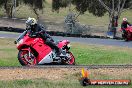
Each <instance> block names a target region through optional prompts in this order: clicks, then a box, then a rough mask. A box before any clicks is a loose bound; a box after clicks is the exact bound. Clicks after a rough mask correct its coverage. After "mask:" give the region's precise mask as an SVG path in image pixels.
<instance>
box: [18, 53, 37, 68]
mask: <svg viewBox="0 0 132 88" xmlns="http://www.w3.org/2000/svg"><path fill="white" fill-rule="evenodd" d="M18 60H19V62H20V64H21V65H22V66H33V65H37V60H36V57H35V55H34V53H33V52H31V57H30V56H29V51H27V50H20V51H19V53H18Z"/></svg>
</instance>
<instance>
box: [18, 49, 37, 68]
mask: <svg viewBox="0 0 132 88" xmlns="http://www.w3.org/2000/svg"><path fill="white" fill-rule="evenodd" d="M23 52H27V51H24V50H20V51H19V52H18V61H19V62H20V64H21V65H22V66H30V64H27V63H28V62H26V61H25V62H24V60H23V59H22V57H21V54H22V53H23ZM32 54H33V53H32ZM33 65H37V61H36V58H35V64H33Z"/></svg>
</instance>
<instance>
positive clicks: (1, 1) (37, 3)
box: [0, 0, 45, 19]
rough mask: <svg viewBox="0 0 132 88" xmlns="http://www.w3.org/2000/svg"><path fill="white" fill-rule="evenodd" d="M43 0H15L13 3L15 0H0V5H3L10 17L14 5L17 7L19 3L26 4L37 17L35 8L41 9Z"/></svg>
mask: <svg viewBox="0 0 132 88" xmlns="http://www.w3.org/2000/svg"><path fill="white" fill-rule="evenodd" d="M44 1H45V0H16V3H15V0H0V7H4V9H5V13H6V15H7V17H9V18H12V17H13V10H14V7H18V6H19V5H20V4H26V5H29V6H30V7H31V9H32V10H33V12H34V13H35V14H36V16H37V18H38V19H39V14H38V12H37V10H42V9H43V7H44V4H43V3H44Z"/></svg>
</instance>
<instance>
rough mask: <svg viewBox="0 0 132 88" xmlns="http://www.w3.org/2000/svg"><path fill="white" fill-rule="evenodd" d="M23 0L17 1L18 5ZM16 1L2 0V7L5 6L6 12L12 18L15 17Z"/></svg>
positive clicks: (0, 5) (0, 4)
mask: <svg viewBox="0 0 132 88" xmlns="http://www.w3.org/2000/svg"><path fill="white" fill-rule="evenodd" d="M20 2H21V0H17V1H16V7H17V6H18V5H19V3H20ZM14 4H15V2H14V0H0V7H4V9H5V13H6V15H7V17H9V18H12V17H13V9H14V6H15V5H14Z"/></svg>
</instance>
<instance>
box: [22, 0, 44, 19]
mask: <svg viewBox="0 0 132 88" xmlns="http://www.w3.org/2000/svg"><path fill="white" fill-rule="evenodd" d="M23 2H24V4H26V5H29V6H30V7H31V9H32V10H33V12H34V13H35V14H36V16H37V19H39V14H38V10H42V9H43V8H44V4H43V3H44V2H45V0H23Z"/></svg>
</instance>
